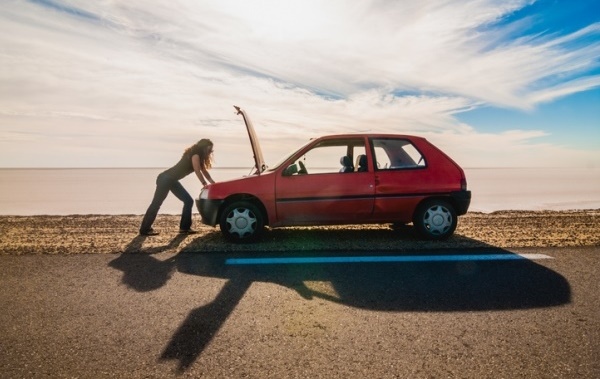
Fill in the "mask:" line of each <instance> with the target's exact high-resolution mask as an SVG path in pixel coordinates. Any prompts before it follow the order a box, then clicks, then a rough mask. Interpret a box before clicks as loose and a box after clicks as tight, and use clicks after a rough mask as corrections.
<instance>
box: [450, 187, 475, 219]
mask: <svg viewBox="0 0 600 379" xmlns="http://www.w3.org/2000/svg"><path fill="white" fill-rule="evenodd" d="M450 197H451V198H452V204H453V205H454V210H455V211H456V214H457V215H458V216H461V215H464V214H465V213H467V210H469V205H471V191H456V192H452V193H450Z"/></svg>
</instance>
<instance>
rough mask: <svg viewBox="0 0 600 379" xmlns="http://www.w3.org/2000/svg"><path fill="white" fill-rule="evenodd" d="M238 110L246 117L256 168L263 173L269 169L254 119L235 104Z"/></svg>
mask: <svg viewBox="0 0 600 379" xmlns="http://www.w3.org/2000/svg"><path fill="white" fill-rule="evenodd" d="M233 107H234V108H235V110H236V111H237V114H238V115H239V114H241V115H242V117H243V118H244V123H245V124H246V129H247V130H248V137H250V144H251V145H252V153H253V154H254V164H255V165H256V166H255V167H256V170H257V172H256V173H258V174H260V173H262V172H263V171H265V170H266V169H267V165H266V164H265V160H264V158H263V154H262V150H261V148H260V143H259V142H258V137H257V136H256V132H255V131H254V127H253V126H252V121H250V118H249V117H248V115H247V114H246V112H244V111H243V110H242V109H241V108H240V107H238V106H236V105H234V106H233Z"/></svg>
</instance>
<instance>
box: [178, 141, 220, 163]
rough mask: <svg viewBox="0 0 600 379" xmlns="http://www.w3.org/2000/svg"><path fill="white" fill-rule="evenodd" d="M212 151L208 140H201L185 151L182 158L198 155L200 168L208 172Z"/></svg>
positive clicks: (210, 142)
mask: <svg viewBox="0 0 600 379" xmlns="http://www.w3.org/2000/svg"><path fill="white" fill-rule="evenodd" d="M212 149H213V143H212V141H211V140H209V139H208V138H203V139H201V140H200V141H198V142H196V143H195V144H193V145H192V146H190V147H188V148H187V149H185V151H184V152H183V155H184V156H188V157H189V158H192V155H195V154H198V156H199V157H200V167H202V168H204V169H205V170H208V169H209V168H212V157H213V155H212Z"/></svg>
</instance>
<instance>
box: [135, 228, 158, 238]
mask: <svg viewBox="0 0 600 379" xmlns="http://www.w3.org/2000/svg"><path fill="white" fill-rule="evenodd" d="M159 234H160V232H157V231H156V230H154V229H152V228H150V229H148V230H144V231H141V230H140V236H157V235H159Z"/></svg>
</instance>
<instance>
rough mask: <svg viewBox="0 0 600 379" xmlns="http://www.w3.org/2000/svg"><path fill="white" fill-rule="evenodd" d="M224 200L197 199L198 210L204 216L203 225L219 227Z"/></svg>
mask: <svg viewBox="0 0 600 379" xmlns="http://www.w3.org/2000/svg"><path fill="white" fill-rule="evenodd" d="M221 204H223V200H209V199H196V208H198V213H200V216H202V223H203V224H206V225H210V226H215V225H217V217H218V215H219V208H221Z"/></svg>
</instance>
